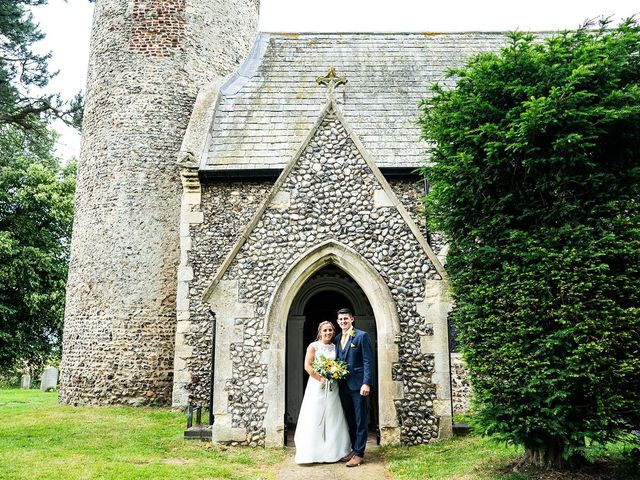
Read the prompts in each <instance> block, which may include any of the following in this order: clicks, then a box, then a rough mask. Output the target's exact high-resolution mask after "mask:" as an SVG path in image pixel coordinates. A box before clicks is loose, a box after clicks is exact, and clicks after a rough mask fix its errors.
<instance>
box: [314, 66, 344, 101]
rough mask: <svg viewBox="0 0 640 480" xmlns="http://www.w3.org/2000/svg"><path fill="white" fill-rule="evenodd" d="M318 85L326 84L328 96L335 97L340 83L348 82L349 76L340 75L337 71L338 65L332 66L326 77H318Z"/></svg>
mask: <svg viewBox="0 0 640 480" xmlns="http://www.w3.org/2000/svg"><path fill="white" fill-rule="evenodd" d="M316 83H317V84H318V85H326V87H327V98H328V99H331V98H333V94H334V91H335V89H336V87H337V86H338V85H344V84H345V83H347V77H344V76H342V77H339V76H338V74H337V73H336V67H331V68H330V69H329V71H328V72H327V74H326V75H325V76H324V77H318V78H316Z"/></svg>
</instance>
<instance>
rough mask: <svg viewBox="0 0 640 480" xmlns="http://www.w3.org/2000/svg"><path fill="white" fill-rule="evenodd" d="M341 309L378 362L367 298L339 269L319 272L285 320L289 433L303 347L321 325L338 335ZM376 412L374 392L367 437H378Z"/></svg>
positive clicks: (300, 386)
mask: <svg viewBox="0 0 640 480" xmlns="http://www.w3.org/2000/svg"><path fill="white" fill-rule="evenodd" d="M341 308H349V309H350V310H351V311H352V312H354V316H355V319H356V321H355V326H356V328H358V329H360V330H364V331H365V332H367V333H368V334H369V337H370V338H371V343H372V347H373V354H374V358H376V359H377V332H376V322H375V317H374V315H373V310H372V308H371V305H370V304H369V301H368V300H367V296H366V295H365V293H364V292H363V291H362V289H361V288H360V286H359V285H358V283H357V282H356V281H355V280H353V278H351V277H350V276H349V275H348V274H347V273H346V272H345V271H343V270H342V269H341V268H339V267H337V266H336V265H332V264H330V265H327V266H325V267H323V268H321V269H320V270H318V271H317V272H316V273H315V274H313V275H312V276H311V277H310V278H309V279H308V280H307V281H306V282H305V283H304V285H303V286H302V287H301V288H300V290H299V291H298V293H297V294H296V296H295V298H294V300H293V302H292V304H291V308H290V310H289V314H288V317H287V340H286V379H287V380H286V393H285V397H286V405H285V424H286V431H287V432H289V433H290V432H292V431H294V429H295V425H296V422H297V419H298V414H299V412H300V405H301V404H302V398H303V395H304V389H305V387H306V383H307V379H308V375H307V373H306V372H305V371H304V356H305V352H306V347H307V345H309V344H310V343H311V342H313V341H314V340H315V337H316V332H317V330H318V325H319V324H320V323H321V322H324V321H327V320H328V321H331V322H332V323H333V325H334V328H335V330H336V332H338V331H340V329H339V327H338V325H337V322H336V317H337V311H338V310H339V309H341ZM375 363H376V364H375V365H374V368H375V370H374V383H375V384H377V383H378V382H377V371H378V369H377V361H376V362H375ZM377 410H378V398H377V389H374V391H373V395H372V397H371V408H370V419H369V423H370V425H369V429H370V433H375V434H376V435H379V428H378V411H377ZM378 438H379V437H378Z"/></svg>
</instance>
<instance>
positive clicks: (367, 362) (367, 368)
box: [360, 332, 373, 396]
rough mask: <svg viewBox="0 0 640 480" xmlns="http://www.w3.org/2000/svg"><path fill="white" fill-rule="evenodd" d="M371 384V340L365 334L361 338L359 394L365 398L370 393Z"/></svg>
mask: <svg viewBox="0 0 640 480" xmlns="http://www.w3.org/2000/svg"><path fill="white" fill-rule="evenodd" d="M372 383H373V350H372V348H371V339H370V338H369V334H367V333H366V332H365V334H364V335H363V336H362V387H361V388H360V394H361V395H364V396H367V395H369V392H370V391H371V384H372Z"/></svg>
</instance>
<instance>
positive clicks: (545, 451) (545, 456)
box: [514, 436, 580, 471]
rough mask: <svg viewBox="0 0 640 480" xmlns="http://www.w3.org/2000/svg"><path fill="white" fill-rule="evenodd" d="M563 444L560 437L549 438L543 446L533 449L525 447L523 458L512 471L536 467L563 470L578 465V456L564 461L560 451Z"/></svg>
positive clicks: (562, 448)
mask: <svg viewBox="0 0 640 480" xmlns="http://www.w3.org/2000/svg"><path fill="white" fill-rule="evenodd" d="M564 447H565V443H564V441H563V439H562V437H559V436H550V437H548V438H547V439H546V442H545V443H544V444H543V445H538V446H535V447H525V450H524V457H522V459H521V460H520V462H518V465H516V466H515V468H514V471H518V470H519V469H521V468H523V467H528V466H531V467H536V468H542V469H556V470H565V469H570V468H573V467H575V466H577V464H579V463H580V458H579V457H578V456H574V457H571V458H569V459H564V458H563V457H562V451H563V450H564Z"/></svg>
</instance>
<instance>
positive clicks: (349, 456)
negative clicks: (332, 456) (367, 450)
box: [340, 452, 353, 462]
mask: <svg viewBox="0 0 640 480" xmlns="http://www.w3.org/2000/svg"><path fill="white" fill-rule="evenodd" d="M352 458H353V452H349V453H347V454H346V455H345V456H344V457H342V458H341V459H340V461H341V462H348V461H349V460H351V459H352Z"/></svg>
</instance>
